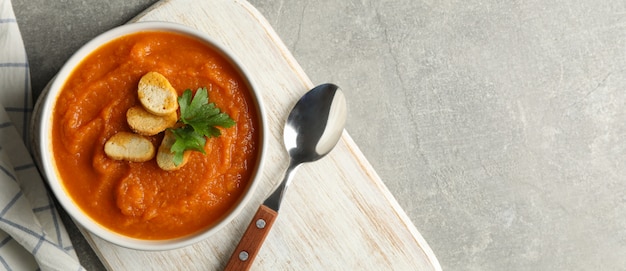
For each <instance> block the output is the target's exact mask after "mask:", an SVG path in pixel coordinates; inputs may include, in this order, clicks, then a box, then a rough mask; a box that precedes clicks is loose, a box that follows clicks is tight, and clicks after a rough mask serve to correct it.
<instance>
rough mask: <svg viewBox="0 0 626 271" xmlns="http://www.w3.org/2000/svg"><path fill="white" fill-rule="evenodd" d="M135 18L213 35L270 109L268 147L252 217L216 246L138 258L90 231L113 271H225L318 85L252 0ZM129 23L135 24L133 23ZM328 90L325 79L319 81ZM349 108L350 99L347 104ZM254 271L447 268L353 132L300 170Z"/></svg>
mask: <svg viewBox="0 0 626 271" xmlns="http://www.w3.org/2000/svg"><path fill="white" fill-rule="evenodd" d="M136 21H170V22H177V23H181V24H185V25H188V26H191V27H193V28H196V29H198V30H200V31H203V32H205V33H207V34H209V35H210V36H211V37H213V38H214V39H216V40H218V41H219V42H221V43H222V44H223V45H224V46H225V47H226V48H228V49H230V50H231V51H232V52H234V53H235V55H236V56H237V57H238V58H239V60H240V61H241V62H242V64H243V65H244V66H245V68H246V69H247V70H248V71H249V72H250V75H251V80H252V81H254V83H255V85H256V86H257V88H258V90H260V91H261V92H262V98H263V100H264V101H265V104H266V108H265V109H266V113H267V119H268V123H269V125H270V127H269V131H270V135H269V149H268V153H267V163H266V164H265V165H266V168H265V169H264V171H263V178H262V182H261V183H260V185H259V186H258V189H257V190H256V191H255V192H254V198H253V200H252V201H251V202H250V205H249V206H247V207H246V208H245V210H244V212H243V213H242V214H241V215H239V216H238V217H237V218H236V219H235V220H234V221H233V222H232V223H230V224H229V225H227V227H225V228H224V229H223V230H221V231H220V232H219V233H218V234H216V235H214V236H212V237H210V238H209V239H208V240H206V241H203V242H200V243H198V244H195V245H193V246H189V247H186V248H182V249H177V250H173V251H163V252H145V251H135V250H130V249H126V248H122V247H118V246H116V245H113V244H110V243H107V242H106V241H103V240H101V239H99V238H98V237H96V236H93V235H91V234H89V233H85V237H86V238H87V240H88V241H89V242H90V244H91V245H92V247H93V248H94V250H95V251H96V253H97V254H98V256H99V257H100V259H101V260H102V261H103V262H104V264H105V266H106V267H107V268H108V269H110V270H147V269H151V270H220V269H222V268H223V266H224V265H225V263H226V261H227V260H228V257H229V256H230V253H231V252H232V250H233V249H234V247H235V245H236V243H237V242H238V241H239V238H240V237H241V235H242V233H243V231H244V230H245V228H246V226H247V224H248V223H249V220H250V218H251V217H252V215H253V213H254V212H255V211H256V209H257V207H258V205H259V204H260V203H261V202H262V201H263V199H264V198H265V197H266V195H267V194H268V193H269V192H270V190H272V188H273V187H274V186H275V185H276V184H277V183H278V182H279V181H280V180H281V178H282V174H283V172H284V169H285V168H286V166H287V162H288V158H287V154H286V152H285V151H284V147H283V146H282V139H281V138H282V127H283V124H284V122H285V119H286V117H287V114H288V111H289V110H290V109H291V107H292V106H293V105H294V104H295V102H296V101H297V99H298V98H299V97H300V96H301V95H302V94H304V93H305V92H306V91H307V90H308V89H310V88H311V87H313V84H312V82H311V81H310V80H309V78H308V77H307V76H306V74H305V73H304V72H303V70H302V69H301V67H300V66H299V65H298V63H297V62H296V61H295V59H294V58H293V56H292V55H291V53H290V52H289V51H288V50H287V48H286V47H285V45H284V44H283V43H282V41H281V40H280V38H279V37H278V36H277V35H276V33H275V32H274V30H273V29H272V28H271V26H270V25H269V24H268V22H267V21H266V20H265V19H264V18H263V16H262V15H261V14H260V13H259V12H258V11H257V10H256V9H255V8H254V7H252V6H251V5H250V4H249V3H247V2H245V1H231V0H215V1H191V0H169V1H162V2H159V3H157V4H156V5H154V6H153V7H151V8H149V9H148V10H146V11H145V12H143V13H142V14H140V15H139V16H138V17H136V18H135V19H133V20H132V22H136ZM132 22H131V23H132ZM318 83H325V82H318ZM349 103H350V101H348V106H349ZM252 269H253V270H440V269H441V268H440V266H439V263H438V262H437V259H436V257H435V256H434V254H433V253H432V250H431V249H430V247H428V245H427V243H426V242H425V241H424V239H423V238H422V236H421V235H420V234H419V232H418V231H417V229H416V228H415V226H414V225H413V224H412V223H411V222H410V220H409V218H408V217H407V216H406V214H405V213H404V211H403V210H402V209H401V208H400V207H399V206H398V204H397V202H396V200H395V199H394V198H393V196H392V195H391V194H390V193H389V191H388V190H387V188H386V187H385V185H384V184H383V182H382V181H381V180H380V178H379V177H378V175H377V174H376V172H375V171H374V170H373V169H372V167H371V165H370V164H369V163H368V162H367V160H366V159H365V157H363V155H362V153H361V152H360V150H359V149H358V147H357V146H356V144H355V143H354V142H353V141H352V139H351V138H350V136H349V135H348V133H347V132H344V134H343V136H342V140H341V141H340V142H339V144H338V145H337V148H336V149H335V150H333V151H332V152H331V153H330V154H329V155H328V156H327V157H326V158H324V159H322V160H319V161H317V162H315V163H310V164H305V165H304V166H302V167H300V169H299V170H298V172H297V173H296V176H295V178H294V182H293V183H292V185H291V186H290V187H289V189H288V191H287V194H286V196H285V199H284V200H283V203H282V205H281V210H280V214H279V216H278V218H277V220H276V222H275V224H274V226H273V228H272V231H271V232H270V234H269V235H268V237H267V239H266V241H265V244H264V245H263V247H262V249H261V251H260V253H259V255H258V257H257V259H256V261H255V263H254V265H253V267H252Z"/></svg>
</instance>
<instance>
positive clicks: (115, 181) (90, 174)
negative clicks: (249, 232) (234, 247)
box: [33, 22, 266, 250]
mask: <svg viewBox="0 0 626 271" xmlns="http://www.w3.org/2000/svg"><path fill="white" fill-rule="evenodd" d="M234 55H235V54H233V53H229V52H228V51H227V50H226V49H224V47H222V46H220V45H219V44H218V43H217V42H216V41H214V40H213V39H212V38H211V37H209V36H207V35H206V34H204V33H202V32H199V31H197V30H194V29H191V28H189V27H187V26H183V25H178V24H174V23H165V22H144V23H133V24H128V25H124V26H120V27H117V28H114V29H112V30H110V31H107V32H105V33H103V34H101V35H100V36H98V37H96V38H95V39H93V40H91V41H90V42H88V43H87V44H86V45H84V46H83V47H82V48H81V49H79V50H78V51H77V52H76V53H75V54H74V55H73V56H72V57H71V58H70V59H69V60H68V61H67V63H66V64H65V65H64V66H63V67H62V68H61V70H60V71H59V73H58V74H57V76H56V77H55V79H54V80H53V81H52V82H51V83H50V84H49V85H48V87H47V89H46V91H45V92H44V94H42V95H41V96H40V98H39V100H38V103H37V105H36V109H35V112H34V121H33V123H34V142H35V146H34V148H35V152H36V153H37V156H38V160H39V164H40V167H41V170H42V172H43V174H44V176H45V177H46V179H47V182H48V183H49V187H50V189H51V190H52V192H53V193H54V195H55V197H56V198H57V199H58V201H59V203H60V204H61V206H62V207H63V208H64V209H65V210H66V211H67V212H68V214H69V215H70V216H71V217H72V218H73V219H74V221H76V222H77V223H78V224H80V225H81V226H82V227H84V228H86V229H87V230H88V231H89V232H91V233H93V234H95V235H97V236H99V237H101V238H102V239H105V240H107V241H109V242H112V243H114V244H117V245H120V246H123V247H127V248H132V249H138V250H167V249H174V248H179V247H183V246H187V245H190V244H193V243H195V242H198V241H200V240H203V239H205V238H206V237H208V236H209V235H211V234H214V233H215V232H216V231H218V230H219V229H220V228H222V227H224V226H225V225H226V224H228V223H229V221H231V220H232V219H233V217H235V216H236V215H237V214H238V213H239V212H240V210H241V209H242V208H243V207H244V205H245V203H246V202H247V201H248V199H249V198H250V197H251V196H252V193H253V190H254V188H255V186H256V184H257V183H258V182H259V179H260V177H261V173H260V170H261V168H262V163H263V155H264V152H265V151H264V147H265V145H266V144H264V141H265V137H266V135H265V133H266V132H265V121H264V120H265V117H264V111H263V104H262V101H261V98H260V95H259V94H258V93H257V92H256V89H255V88H254V86H253V84H252V82H251V81H250V80H249V78H248V76H247V74H246V72H245V69H244V68H243V66H242V65H241V64H240V62H239V61H237V60H236V58H235V56H234ZM148 73H158V74H161V75H162V77H164V78H165V79H166V80H167V81H168V83H169V85H170V86H171V87H172V88H173V89H174V90H175V93H176V94H177V95H178V96H183V92H184V91H185V90H190V91H192V93H195V92H197V90H198V89H202V88H204V89H206V90H207V92H208V102H209V103H213V105H214V106H215V107H216V108H218V109H219V110H221V112H222V113H225V114H227V115H228V116H229V117H230V118H231V119H232V120H233V121H234V124H233V125H232V126H229V127H228V128H225V127H214V128H211V129H217V130H218V131H219V134H220V135H219V136H217V137H205V143H204V144H203V145H200V150H195V151H185V159H186V161H185V162H186V163H185V164H184V165H183V166H182V167H180V168H177V169H175V170H164V169H162V168H160V167H159V166H160V165H159V164H158V163H157V162H156V158H150V157H148V159H143V160H141V161H131V160H132V159H131V160H128V159H126V160H124V159H119V158H112V157H110V156H109V155H108V153H107V152H105V144H107V142H108V141H110V140H111V138H112V137H113V136H114V135H117V134H124V133H125V134H133V136H134V135H135V134H137V132H136V131H135V130H134V129H131V127H130V126H129V123H128V119H127V112H128V111H129V109H130V108H132V107H138V106H141V104H142V100H140V98H139V96H138V94H137V91H138V84H139V82H140V80H141V78H142V77H143V76H144V75H146V74H148ZM181 110H182V107H181V108H179V109H177V110H176V111H175V112H174V114H178V116H180V115H181ZM174 116H176V115H174ZM168 125H169V127H167V128H166V129H165V130H164V131H160V132H156V133H154V134H151V135H137V136H139V137H140V139H141V140H143V141H142V142H147V143H146V144H145V145H146V146H147V147H153V148H154V149H155V152H157V151H156V150H158V151H160V149H159V147H160V145H161V144H162V143H163V142H164V137H165V136H164V134H165V133H166V131H168V130H172V129H175V128H180V127H181V126H182V125H184V124H182V123H181V122H180V120H179V121H177V122H176V124H168ZM131 145H133V144H131ZM134 145H140V144H134ZM134 145H133V146H130V145H129V146H126V147H128V148H130V147H134ZM122 149H123V148H122ZM154 156H156V154H155V155H154Z"/></svg>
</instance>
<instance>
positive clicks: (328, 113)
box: [225, 84, 347, 270]
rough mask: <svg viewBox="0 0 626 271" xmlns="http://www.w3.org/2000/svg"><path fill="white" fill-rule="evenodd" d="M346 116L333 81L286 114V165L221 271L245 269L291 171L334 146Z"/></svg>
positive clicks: (274, 212)
mask: <svg viewBox="0 0 626 271" xmlns="http://www.w3.org/2000/svg"><path fill="white" fill-rule="evenodd" d="M346 116H347V106H346V100H345V97H344V96H343V93H342V92H341V90H340V89H339V87H337V86H336V85H333V84H323V85H319V86H317V87H315V88H313V89H311V90H309V92H307V93H306V94H305V95H304V96H302V98H300V100H299V101H298V102H297V103H296V105H295V106H294V108H293V109H292V110H291V113H289V117H288V118H287V123H286V124H285V129H284V131H283V138H284V144H285V147H286V148H287V151H288V152H289V157H290V162H289V167H287V170H286V172H285V176H284V178H283V180H282V182H281V183H280V185H279V186H278V187H277V188H276V190H274V192H273V193H272V194H271V195H270V196H269V197H268V198H267V199H266V200H265V201H264V202H263V204H262V205H261V206H259V209H258V210H257V212H256V214H255V215H254V218H253V219H252V221H251V222H250V225H248V228H247V229H246V232H245V233H244V234H243V237H241V240H240V241H239V244H238V245H237V248H235V251H234V252H233V254H232V255H231V256H230V259H229V260H228V263H227V265H226V269H225V270H248V269H249V268H250V266H251V265H252V262H253V261H254V258H255V257H256V255H257V253H258V252H259V250H260V248H261V245H262V244H263V241H264V240H265V237H266V236H267V234H268V233H269V231H270V228H271V227H272V225H273V224H274V220H275V219H276V216H278V209H279V207H280V202H281V200H282V198H283V194H284V193H285V190H286V189H287V187H288V186H289V184H290V183H291V180H292V179H293V176H294V172H295V170H296V169H297V168H298V167H299V166H300V165H301V164H302V163H306V162H313V161H317V160H319V159H320V158H322V157H324V156H325V155H326V154H328V153H329V152H330V151H331V150H332V149H333V148H334V147H335V145H337V142H338V141H339V138H341V133H342V131H343V129H344V126H345V123H346Z"/></svg>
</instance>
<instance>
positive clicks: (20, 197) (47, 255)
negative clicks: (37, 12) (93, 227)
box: [0, 0, 83, 271]
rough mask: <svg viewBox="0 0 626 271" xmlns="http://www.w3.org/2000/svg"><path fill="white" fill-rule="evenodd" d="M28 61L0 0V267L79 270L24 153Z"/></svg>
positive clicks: (39, 179) (4, 0) (12, 18)
mask: <svg viewBox="0 0 626 271" xmlns="http://www.w3.org/2000/svg"><path fill="white" fill-rule="evenodd" d="M32 110H33V101H32V93H31V86H30V74H29V68H28V61H27V58H26V53H25V50H24V45H23V42H22V37H21V35H20V32H19V29H18V25H17V21H16V20H15V15H14V13H13V8H12V6H11V1H10V0H0V270H3V269H4V270H64V271H65V270H83V268H82V267H81V266H80V264H79V262H78V260H77V257H76V253H75V251H74V248H73V247H72V243H71V241H70V239H69V237H68V235H67V232H66V230H65V227H64V226H63V223H62V222H61V220H60V218H59V215H58V213H57V211H56V209H55V207H54V205H53V202H52V200H51V198H50V195H49V194H48V192H47V190H46V188H45V186H44V183H43V180H42V177H41V175H40V174H39V172H38V171H37V168H36V167H35V164H34V163H33V159H32V157H31V155H30V153H29V151H28V146H27V144H28V142H29V140H28V138H29V125H30V117H31V115H32Z"/></svg>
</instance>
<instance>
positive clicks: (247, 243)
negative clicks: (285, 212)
mask: <svg viewBox="0 0 626 271" xmlns="http://www.w3.org/2000/svg"><path fill="white" fill-rule="evenodd" d="M276 216H278V213H277V212H276V211H274V210H272V209H270V208H269V207H267V206H265V205H261V206H259V209H258V210H257V211H256V214H255V215H254V217H253V218H252V221H250V225H248V228H247V229H246V232H245V233H244V234H243V237H241V241H239V245H237V248H235V250H234V251H233V254H232V255H231V256H230V259H229V260H228V263H227V264H226V268H225V269H224V270H249V269H250V267H251V266H252V263H253V262H254V258H255V257H256V255H257V254H258V253H259V250H260V249H261V246H262V245H263V241H264V240H265V237H267V234H268V233H269V232H270V229H271V228H272V225H273V224H274V220H276Z"/></svg>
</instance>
